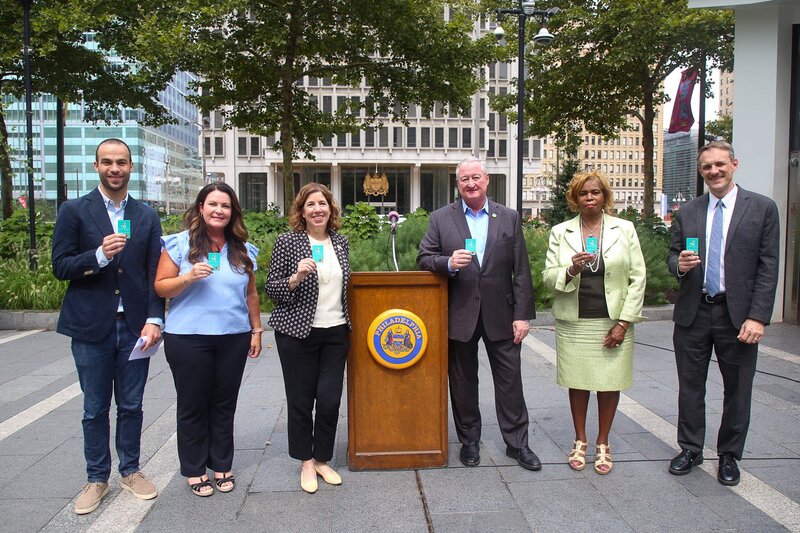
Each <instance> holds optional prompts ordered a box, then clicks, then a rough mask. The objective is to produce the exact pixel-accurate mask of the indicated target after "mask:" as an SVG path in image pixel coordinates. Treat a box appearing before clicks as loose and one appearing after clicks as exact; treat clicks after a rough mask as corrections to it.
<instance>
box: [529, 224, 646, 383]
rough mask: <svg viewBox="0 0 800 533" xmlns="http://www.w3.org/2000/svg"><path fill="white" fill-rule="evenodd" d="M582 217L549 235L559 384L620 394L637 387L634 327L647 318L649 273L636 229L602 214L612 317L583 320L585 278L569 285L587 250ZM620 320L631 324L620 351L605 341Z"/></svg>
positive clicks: (548, 278) (547, 279)
mask: <svg viewBox="0 0 800 533" xmlns="http://www.w3.org/2000/svg"><path fill="white" fill-rule="evenodd" d="M581 240H582V235H581V226H580V217H575V218H573V219H570V220H568V221H566V222H562V223H561V224H558V225H557V226H554V227H553V228H552V230H551V231H550V241H549V245H548V248H547V259H546V262H545V269H544V271H543V277H544V285H545V287H547V288H549V289H550V290H551V291H552V292H553V294H554V295H555V300H554V301H553V316H554V318H555V319H556V353H557V357H558V363H557V365H558V378H557V380H558V384H559V385H561V386H563V387H568V388H571V389H580V390H590V391H619V390H623V389H626V388H628V387H630V386H631V385H632V384H633V335H634V326H633V324H635V323H637V322H641V321H642V320H644V317H643V316H642V314H641V312H642V305H643V303H644V290H645V283H646V272H645V263H644V257H643V256H642V249H641V247H640V245H639V237H638V236H637V234H636V229H635V228H634V226H633V223H631V222H630V221H628V220H624V219H620V218H616V217H612V216H609V215H603V238H602V250H601V253H602V254H603V262H604V265H605V276H604V278H603V282H604V285H605V298H606V306H607V308H608V316H609V318H591V319H587V318H578V291H579V290H580V283H581V275H580V274H578V275H577V276H576V277H574V278H572V280H571V281H569V282H567V274H566V272H567V268H569V266H570V265H572V256H573V255H575V254H576V253H578V252H580V251H582V243H581ZM618 320H625V321H626V322H630V324H631V325H630V326H629V327H628V331H627V333H626V334H625V340H624V341H623V342H622V344H621V345H620V346H619V347H618V348H605V347H604V346H603V338H604V337H605V336H606V334H607V333H608V331H609V330H610V329H611V328H612V327H613V325H614V324H615V323H616V322H617V321H618Z"/></svg>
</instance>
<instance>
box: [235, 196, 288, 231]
mask: <svg viewBox="0 0 800 533" xmlns="http://www.w3.org/2000/svg"><path fill="white" fill-rule="evenodd" d="M244 225H245V226H246V227H247V231H248V232H249V233H250V235H251V237H252V236H253V234H267V233H283V232H284V231H286V230H288V229H289V221H288V220H287V218H286V217H285V216H283V215H281V209H280V207H278V206H277V205H276V204H274V203H272V202H271V203H270V204H269V207H267V210H266V211H246V212H245V213H244Z"/></svg>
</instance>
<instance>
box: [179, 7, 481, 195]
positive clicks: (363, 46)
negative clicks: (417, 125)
mask: <svg viewBox="0 0 800 533" xmlns="http://www.w3.org/2000/svg"><path fill="white" fill-rule="evenodd" d="M447 5H449V6H450V7H449V8H448V9H449V12H451V13H452V14H453V16H452V20H451V21H446V20H445V19H444V16H443V15H444V13H445V9H446V7H447ZM474 9H475V4H474V2H472V1H471V0H456V1H450V2H444V1H442V0H382V1H381V2H375V1H374V0H312V1H307V2H295V1H290V0H275V1H271V2H267V3H264V2H259V1H256V0H225V1H222V2H218V3H217V4H215V6H213V7H209V8H206V9H203V10H200V11H199V12H198V22H197V27H198V28H203V29H201V30H199V31H198V34H197V38H196V40H195V43H194V48H193V51H192V54H191V55H192V57H193V61H194V62H193V63H192V65H193V70H194V71H195V72H198V73H199V74H201V75H202V76H203V81H202V82H201V84H200V87H201V90H200V94H201V96H200V97H198V98H197V101H198V103H199V104H200V106H201V108H203V109H204V110H208V111H210V110H215V109H220V110H221V111H222V112H223V114H224V116H225V119H226V121H227V126H228V127H237V128H243V129H246V130H247V131H249V132H251V133H254V134H257V135H264V136H266V135H272V134H276V133H279V137H278V138H277V140H276V142H275V144H274V145H273V146H272V148H273V149H274V150H276V151H280V152H281V153H282V156H283V165H282V174H283V191H284V206H286V207H288V206H289V205H291V202H292V200H293V198H294V190H293V189H294V183H293V182H294V180H293V179H292V176H293V173H292V168H293V163H292V162H293V160H294V159H296V158H298V156H299V154H300V153H301V152H302V153H303V155H304V156H305V157H307V158H308V159H312V160H313V159H314V155H313V151H314V147H315V146H316V144H317V143H318V142H319V141H320V140H321V139H324V138H327V137H328V136H330V135H333V134H341V133H346V132H353V131H357V130H358V128H366V127H370V126H371V125H373V124H374V123H375V122H377V123H378V124H380V123H381V122H382V121H383V120H388V119H389V117H391V118H392V119H396V120H403V119H404V117H405V115H406V113H407V111H408V106H409V105H410V104H412V103H415V104H419V105H420V107H421V109H422V112H423V113H430V111H431V109H432V108H433V106H434V103H435V102H443V103H444V104H445V105H446V106H447V107H449V108H451V109H455V110H459V111H463V110H464V109H466V108H467V106H468V104H469V102H470V97H471V96H472V95H473V94H474V93H475V92H476V91H477V89H478V88H479V86H480V83H481V82H480V80H479V76H478V74H479V73H478V68H477V67H479V66H482V65H485V64H486V63H487V62H488V61H489V60H490V59H492V58H494V57H495V55H496V54H497V50H496V47H495V43H494V41H493V39H492V37H491V36H488V37H485V38H483V39H478V40H473V39H472V37H471V31H472V28H473V19H472V17H471V14H472V11H471V10H474ZM305 76H309V77H311V78H320V79H329V80H330V81H331V82H332V83H333V84H336V85H340V86H356V87H358V86H360V85H361V83H362V80H364V81H365V84H366V89H365V94H364V96H365V97H364V98H361V99H359V100H357V101H356V100H354V99H347V101H344V102H342V103H341V104H339V102H335V103H334V108H333V109H331V110H330V111H328V110H325V109H321V106H320V105H318V103H317V100H316V97H314V96H312V95H310V94H309V93H308V92H307V91H306V90H304V88H303V87H302V83H303V79H304V77H305ZM362 110H363V116H362Z"/></svg>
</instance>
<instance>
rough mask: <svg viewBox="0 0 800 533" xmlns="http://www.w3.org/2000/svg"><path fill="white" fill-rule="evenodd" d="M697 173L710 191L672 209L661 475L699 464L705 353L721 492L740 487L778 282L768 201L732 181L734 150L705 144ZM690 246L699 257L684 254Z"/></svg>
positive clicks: (774, 215) (774, 216) (773, 216)
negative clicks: (672, 375)
mask: <svg viewBox="0 0 800 533" xmlns="http://www.w3.org/2000/svg"><path fill="white" fill-rule="evenodd" d="M697 165H698V169H699V170H700V173H701V174H702V175H703V179H704V180H705V182H706V185H707V186H708V190H709V192H708V193H706V194H704V195H702V196H699V197H698V198H695V199H694V200H692V201H691V202H689V203H687V204H686V205H684V206H683V207H682V208H681V209H680V211H678V213H677V215H676V217H675V220H674V221H673V223H672V243H671V245H670V249H669V256H668V259H667V262H668V264H669V269H670V272H672V274H674V275H675V276H676V277H677V278H678V281H679V282H680V290H679V292H678V300H677V302H676V303H675V310H674V315H673V320H674V322H675V329H674V331H673V343H674V346H675V360H676V363H677V367H678V384H679V387H680V388H679V392H678V444H679V445H680V447H681V453H680V454H679V455H678V456H677V457H675V458H674V459H673V460H672V462H671V463H670V467H669V472H670V473H671V474H674V475H676V476H681V475H684V474H688V473H689V472H690V471H691V469H692V466H695V465H698V464H700V463H702V462H703V443H704V441H705V429H706V427H705V390H706V388H705V387H706V376H707V375H708V364H709V361H710V359H711V350H712V348H713V349H714V353H715V354H716V356H717V360H718V361H719V370H720V373H721V374H722V381H723V385H724V391H725V392H724V401H723V410H722V421H721V423H720V428H719V433H718V434H717V454H718V455H719V469H718V473H717V479H718V480H719V482H720V483H722V484H723V485H736V484H737V483H739V468H738V466H737V465H736V461H740V460H741V459H742V453H743V451H744V442H745V438H746V437H747V429H748V426H749V424H750V399H751V396H752V389H753V377H754V376H755V371H756V357H757V355H758V342H759V341H760V340H761V339H762V337H763V336H764V326H766V325H767V324H769V321H770V318H771V316H772V306H773V304H774V302H775V288H776V285H777V282H778V254H779V249H780V242H779V223H778V208H777V206H776V205H775V202H773V201H772V200H770V199H769V198H767V197H765V196H762V195H760V194H756V193H753V192H750V191H746V190H744V189H742V188H741V187H739V186H737V185H736V184H735V183H734V181H733V174H734V172H735V171H736V168H737V167H738V165H739V162H738V160H737V159H736V157H735V155H734V152H733V147H732V146H731V145H730V144H728V143H726V142H719V141H715V142H712V143H710V144H707V145H705V146H703V147H702V148H701V149H700V150H699V153H698V155H697ZM687 239H697V241H696V242H697V251H696V252H694V251H690V250H687V248H688V246H687V244H686V240H687Z"/></svg>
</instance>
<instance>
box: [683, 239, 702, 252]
mask: <svg viewBox="0 0 800 533" xmlns="http://www.w3.org/2000/svg"><path fill="white" fill-rule="evenodd" d="M686 250H687V251H689V252H694V253H699V252H700V240H699V239H698V238H697V237H686Z"/></svg>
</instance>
